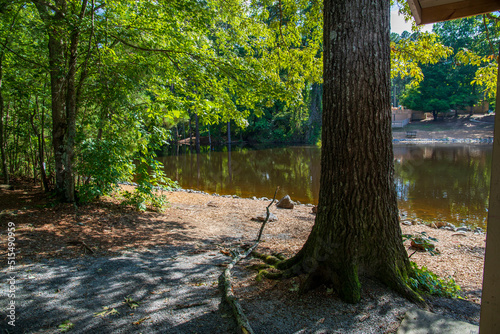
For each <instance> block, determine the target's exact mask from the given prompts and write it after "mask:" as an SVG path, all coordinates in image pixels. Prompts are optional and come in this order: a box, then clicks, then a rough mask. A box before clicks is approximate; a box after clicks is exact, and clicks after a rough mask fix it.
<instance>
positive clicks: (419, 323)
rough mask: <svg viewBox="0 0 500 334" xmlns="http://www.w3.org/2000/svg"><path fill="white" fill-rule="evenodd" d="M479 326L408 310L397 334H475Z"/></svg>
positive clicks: (420, 311) (416, 310) (421, 311)
mask: <svg viewBox="0 0 500 334" xmlns="http://www.w3.org/2000/svg"><path fill="white" fill-rule="evenodd" d="M477 333H479V326H476V325H472V324H469V323H467V322H463V321H458V320H453V319H450V318H446V317H444V316H442V315H439V314H434V313H431V312H427V311H423V310H420V309H410V310H409V311H408V312H406V315H405V318H404V319H403V322H402V323H401V326H399V328H398V332H397V334H477Z"/></svg>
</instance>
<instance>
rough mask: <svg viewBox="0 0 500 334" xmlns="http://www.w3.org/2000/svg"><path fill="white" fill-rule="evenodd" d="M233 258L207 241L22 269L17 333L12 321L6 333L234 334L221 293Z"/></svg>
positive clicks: (18, 282) (18, 284)
mask: <svg viewBox="0 0 500 334" xmlns="http://www.w3.org/2000/svg"><path fill="white" fill-rule="evenodd" d="M227 260H228V258H227V257H225V256H223V255H222V254H220V252H219V251H218V250H217V247H216V245H215V244H214V242H213V241H210V240H208V241H207V240H204V241H203V245H202V246H199V247H194V246H184V247H175V246H172V247H167V248H163V247H162V248H158V249H155V250H151V251H146V252H125V253H124V254H122V255H120V256H116V257H99V258H95V257H83V258H79V259H69V260H66V259H55V260H52V261H42V262H39V263H35V264H32V265H25V266H18V267H17V268H16V269H17V271H16V272H15V276H16V297H15V305H16V322H15V325H16V326H15V330H14V331H13V329H14V328H12V327H10V326H9V325H7V323H6V322H2V324H1V325H0V328H1V329H2V330H8V331H9V332H10V333H12V332H14V333H35V332H43V333H57V332H59V328H58V326H59V325H61V324H62V323H64V322H65V321H69V322H71V323H72V324H73V330H74V331H75V332H78V333H117V332H121V333H167V332H168V333H196V332H198V333H200V332H202V333H230V332H233V331H234V329H235V327H234V323H233V321H232V316H231V315H230V313H229V312H228V311H227V310H225V309H224V308H221V305H220V304H221V296H220V292H219V289H218V276H219V275H220V273H221V272H222V268H221V267H222V266H223V264H224V263H226V262H227ZM2 273H6V270H5V269H4V270H2ZM4 300H7V298H5V299H4ZM126 300H128V302H129V303H128V304H127V303H126ZM135 303H136V304H137V305H135ZM2 309H3V310H5V308H4V307H2ZM2 318H3V317H2Z"/></svg>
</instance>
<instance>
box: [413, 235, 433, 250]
mask: <svg viewBox="0 0 500 334" xmlns="http://www.w3.org/2000/svg"><path fill="white" fill-rule="evenodd" d="M411 247H412V248H413V249H416V250H418V251H421V252H423V251H425V250H427V249H435V248H436V246H435V245H434V244H433V243H431V242H429V241H428V240H424V239H422V238H419V237H416V238H415V239H413V240H412V241H411Z"/></svg>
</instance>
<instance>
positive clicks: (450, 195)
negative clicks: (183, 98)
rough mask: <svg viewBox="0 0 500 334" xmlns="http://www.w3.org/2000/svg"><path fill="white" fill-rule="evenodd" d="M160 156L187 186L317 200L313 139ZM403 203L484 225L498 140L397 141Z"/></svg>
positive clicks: (428, 215) (428, 214)
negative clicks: (302, 142)
mask: <svg viewBox="0 0 500 334" xmlns="http://www.w3.org/2000/svg"><path fill="white" fill-rule="evenodd" d="M172 149H173V150H172V153H171V154H170V155H169V156H165V157H162V158H160V160H161V161H162V162H163V163H164V165H165V172H166V174H167V176H169V177H171V178H173V179H175V180H176V181H178V182H179V184H180V185H181V186H182V187H183V188H190V189H197V190H203V191H206V192H208V193H214V192H215V193H218V194H229V195H233V194H236V195H238V196H240V197H252V196H257V197H271V196H272V195H273V193H274V189H275V188H276V186H280V192H279V194H278V196H284V195H285V194H289V195H290V196H291V197H292V199H294V200H298V201H300V202H302V203H314V204H316V203H317V201H318V194H319V176H320V149H319V148H317V147H310V146H292V147H274V148H264V149H263V148H260V149H259V148H250V147H238V146H233V147H231V146H224V147H218V148H214V147H212V148H208V147H204V148H203V150H202V153H201V154H198V155H197V154H196V153H192V152H190V151H189V148H188V147H186V146H181V147H173V148H172ZM394 158H395V170H396V177H395V182H396V190H397V193H398V199H399V208H400V210H401V211H402V212H404V213H406V214H408V215H409V216H410V217H419V218H422V219H424V220H429V221H438V220H444V221H448V222H451V223H454V224H456V225H460V224H461V223H466V224H468V225H478V226H484V224H485V222H486V216H487V207H488V194H489V182H490V169H491V146H477V145H476V146H472V145H471V146H396V147H395V148H394Z"/></svg>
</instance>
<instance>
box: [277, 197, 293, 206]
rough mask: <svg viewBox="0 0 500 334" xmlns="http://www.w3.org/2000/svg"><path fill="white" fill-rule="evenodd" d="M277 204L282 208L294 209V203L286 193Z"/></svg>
mask: <svg viewBox="0 0 500 334" xmlns="http://www.w3.org/2000/svg"><path fill="white" fill-rule="evenodd" d="M276 206H277V207H278V208H282V209H293V206H294V204H293V202H292V200H291V199H290V196H288V195H286V196H285V197H283V198H282V199H281V200H280V201H279V202H278V203H277V204H276Z"/></svg>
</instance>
